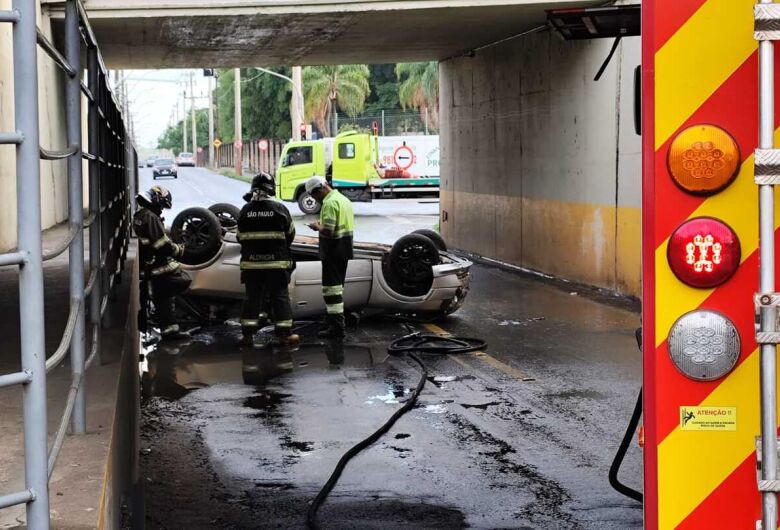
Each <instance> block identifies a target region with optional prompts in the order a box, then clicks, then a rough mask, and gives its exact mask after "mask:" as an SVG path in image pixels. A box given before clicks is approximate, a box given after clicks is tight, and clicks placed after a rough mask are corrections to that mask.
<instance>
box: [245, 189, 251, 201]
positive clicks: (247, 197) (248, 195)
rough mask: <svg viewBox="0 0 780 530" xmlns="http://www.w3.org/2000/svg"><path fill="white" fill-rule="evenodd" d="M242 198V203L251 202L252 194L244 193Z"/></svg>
mask: <svg viewBox="0 0 780 530" xmlns="http://www.w3.org/2000/svg"><path fill="white" fill-rule="evenodd" d="M243 198H244V202H249V201H251V200H252V192H251V191H250V192H247V193H244V197H243Z"/></svg>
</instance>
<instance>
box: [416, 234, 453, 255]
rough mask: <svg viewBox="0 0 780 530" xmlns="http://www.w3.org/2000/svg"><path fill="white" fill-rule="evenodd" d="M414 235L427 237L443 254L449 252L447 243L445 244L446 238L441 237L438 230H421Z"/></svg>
mask: <svg viewBox="0 0 780 530" xmlns="http://www.w3.org/2000/svg"><path fill="white" fill-rule="evenodd" d="M412 233H413V234H420V235H423V236H425V237H427V238H428V239H430V240H431V241H433V244H434V245H436V248H438V249H439V250H440V251H442V252H447V243H445V242H444V238H443V237H441V235H440V234H439V233H438V232H437V231H436V230H431V229H430V228H421V229H419V230H415V231H414V232H412Z"/></svg>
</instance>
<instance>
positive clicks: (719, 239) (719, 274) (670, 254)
mask: <svg viewBox="0 0 780 530" xmlns="http://www.w3.org/2000/svg"><path fill="white" fill-rule="evenodd" d="M666 257H667V260H668V261H669V267H670V268H671V269H672V272H673V273H674V275H675V276H677V278H678V279H679V280H680V281H681V282H683V283H685V284H686V285H690V286H691V287H698V288H700V289H709V288H712V287H717V286H718V285H720V284H722V283H723V282H725V281H726V280H728V279H729V278H731V276H732V275H733V274H734V272H735V271H736V270H737V267H739V263H740V260H741V258H742V250H741V248H740V244H739V238H738V237H737V234H736V233H735V232H734V230H732V229H731V227H730V226H729V225H727V224H726V223H724V222H723V221H719V220H717V219H713V218H712V217H696V218H694V219H691V220H689V221H686V222H684V223H683V224H681V225H680V226H679V227H678V228H677V230H675V231H674V233H672V236H671V237H670V238H669V247H668V248H667V253H666Z"/></svg>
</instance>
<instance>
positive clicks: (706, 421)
mask: <svg viewBox="0 0 780 530" xmlns="http://www.w3.org/2000/svg"><path fill="white" fill-rule="evenodd" d="M680 428H681V429H682V430H684V431H736V430H737V407H680Z"/></svg>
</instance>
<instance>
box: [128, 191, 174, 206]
mask: <svg viewBox="0 0 780 530" xmlns="http://www.w3.org/2000/svg"><path fill="white" fill-rule="evenodd" d="M135 200H136V202H137V203H138V204H139V205H141V206H145V207H147V208H148V207H151V208H154V209H156V210H160V211H162V210H165V209H166V208H171V207H172V206H173V196H172V195H171V192H170V191H168V190H167V189H165V188H163V187H162V186H152V187H151V188H150V189H149V191H145V192H143V193H139V194H138V195H137V196H136V198H135Z"/></svg>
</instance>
